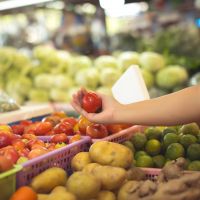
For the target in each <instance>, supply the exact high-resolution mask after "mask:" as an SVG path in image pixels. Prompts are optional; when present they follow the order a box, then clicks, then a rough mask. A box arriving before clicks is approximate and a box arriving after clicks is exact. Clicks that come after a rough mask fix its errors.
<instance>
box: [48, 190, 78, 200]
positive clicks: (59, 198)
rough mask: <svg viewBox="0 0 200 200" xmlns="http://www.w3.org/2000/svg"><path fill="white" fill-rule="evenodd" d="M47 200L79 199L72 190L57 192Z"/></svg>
mask: <svg viewBox="0 0 200 200" xmlns="http://www.w3.org/2000/svg"><path fill="white" fill-rule="evenodd" d="M47 200H78V199H77V198H76V196H75V195H74V194H72V193H70V192H57V193H52V194H50V195H49V197H48V199H47Z"/></svg>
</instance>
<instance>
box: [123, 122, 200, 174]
mask: <svg viewBox="0 0 200 200" xmlns="http://www.w3.org/2000/svg"><path fill="white" fill-rule="evenodd" d="M199 138H200V130H199V126H198V125H197V124H196V123H191V124H185V125H182V126H176V127H148V128H146V129H145V131H144V133H140V132H138V133H135V134H134V135H133V137H132V138H131V140H130V141H126V142H125V143H124V145H126V146H127V147H129V148H130V149H132V151H133V152H134V162H133V164H134V165H136V166H137V167H150V168H151V167H156V168H162V167H163V166H165V165H166V164H167V163H168V162H169V161H171V160H175V159H177V158H179V157H184V158H186V161H187V165H186V166H185V169H187V170H194V171H200V140H199Z"/></svg>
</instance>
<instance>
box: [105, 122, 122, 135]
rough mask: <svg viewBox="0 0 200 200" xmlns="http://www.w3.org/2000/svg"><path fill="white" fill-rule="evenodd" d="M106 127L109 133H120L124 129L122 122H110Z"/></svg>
mask: <svg viewBox="0 0 200 200" xmlns="http://www.w3.org/2000/svg"><path fill="white" fill-rule="evenodd" d="M106 128H107V130H108V132H109V134H114V133H118V132H120V131H121V130H123V128H122V126H121V125H120V124H108V125H106Z"/></svg>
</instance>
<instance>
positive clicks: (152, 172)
mask: <svg viewBox="0 0 200 200" xmlns="http://www.w3.org/2000/svg"><path fill="white" fill-rule="evenodd" d="M141 169H142V170H143V171H144V172H145V176H146V179H148V180H152V181H156V180H157V178H158V175H159V174H160V172H161V169H158V168H141Z"/></svg>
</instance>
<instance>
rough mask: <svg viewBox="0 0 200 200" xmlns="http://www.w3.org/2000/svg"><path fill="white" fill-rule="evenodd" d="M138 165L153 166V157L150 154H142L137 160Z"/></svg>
mask: <svg viewBox="0 0 200 200" xmlns="http://www.w3.org/2000/svg"><path fill="white" fill-rule="evenodd" d="M136 167H153V159H152V158H151V157H150V156H147V155H144V156H140V157H139V158H138V159H137V160H136Z"/></svg>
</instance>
